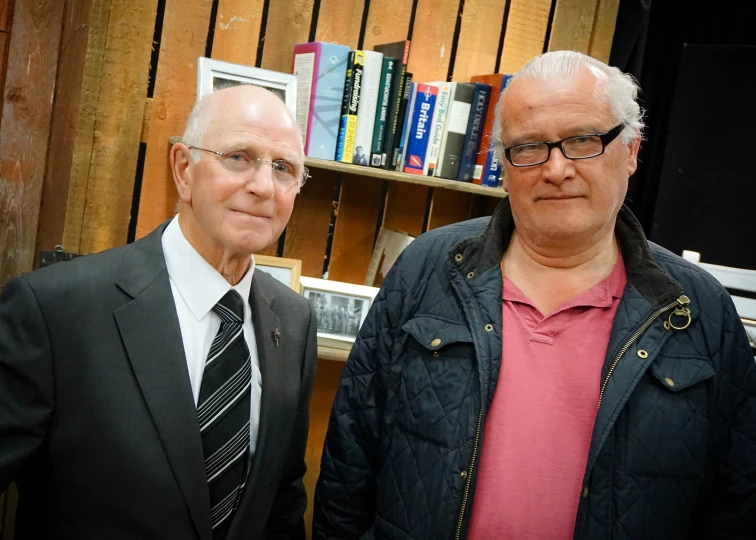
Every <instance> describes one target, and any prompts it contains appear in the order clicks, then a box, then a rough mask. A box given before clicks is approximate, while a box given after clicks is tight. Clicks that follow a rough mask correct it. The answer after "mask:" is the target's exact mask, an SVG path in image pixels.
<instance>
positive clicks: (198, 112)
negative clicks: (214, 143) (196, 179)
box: [182, 96, 210, 163]
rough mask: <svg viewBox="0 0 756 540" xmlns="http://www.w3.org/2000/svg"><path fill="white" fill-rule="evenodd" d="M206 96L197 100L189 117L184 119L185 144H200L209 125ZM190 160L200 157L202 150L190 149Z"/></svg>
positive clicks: (195, 160) (194, 160) (197, 159)
mask: <svg viewBox="0 0 756 540" xmlns="http://www.w3.org/2000/svg"><path fill="white" fill-rule="evenodd" d="M207 97H208V96H205V97H204V98H202V99H199V100H197V102H196V103H195V104H194V107H192V112H191V113H189V119H188V120H187V121H186V129H184V136H183V137H182V142H183V143H184V144H185V145H187V146H198V147H199V146H202V140H203V139H204V138H205V131H207V128H208V126H209V125H210V115H209V107H208V106H207V101H208V100H207ZM190 153H191V156H192V161H193V162H194V163H197V162H198V161H199V160H200V159H202V152H200V151H199V150H194V149H192V150H190Z"/></svg>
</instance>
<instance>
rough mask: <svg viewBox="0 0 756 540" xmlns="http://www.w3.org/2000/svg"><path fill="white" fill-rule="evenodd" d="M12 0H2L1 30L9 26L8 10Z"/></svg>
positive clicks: (0, 9) (0, 6) (0, 2)
mask: <svg viewBox="0 0 756 540" xmlns="http://www.w3.org/2000/svg"><path fill="white" fill-rule="evenodd" d="M10 3H11V0H0V32H5V31H6V29H7V28H8V11H9V7H10Z"/></svg>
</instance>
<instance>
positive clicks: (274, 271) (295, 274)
mask: <svg viewBox="0 0 756 540" xmlns="http://www.w3.org/2000/svg"><path fill="white" fill-rule="evenodd" d="M257 271H260V272H265V273H267V274H269V275H270V276H272V277H273V278H274V279H276V280H277V281H280V282H281V283H283V284H284V285H286V286H288V287H290V288H291V289H292V290H293V291H295V292H297V293H299V291H300V283H299V279H300V276H301V275H302V261H300V260H299V259H284V258H283V257H272V256H270V255H255V272H257Z"/></svg>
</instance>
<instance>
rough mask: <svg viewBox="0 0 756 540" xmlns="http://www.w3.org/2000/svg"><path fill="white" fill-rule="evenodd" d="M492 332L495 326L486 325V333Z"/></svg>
mask: <svg viewBox="0 0 756 540" xmlns="http://www.w3.org/2000/svg"><path fill="white" fill-rule="evenodd" d="M491 330H493V325H492V324H487V325H486V332H490V331H491Z"/></svg>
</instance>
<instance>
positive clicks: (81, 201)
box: [62, 0, 113, 253]
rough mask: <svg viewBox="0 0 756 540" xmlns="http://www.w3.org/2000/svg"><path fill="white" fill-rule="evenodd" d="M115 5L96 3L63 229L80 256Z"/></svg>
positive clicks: (94, 0) (67, 245) (109, 1)
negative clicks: (106, 48)
mask: <svg viewBox="0 0 756 540" xmlns="http://www.w3.org/2000/svg"><path fill="white" fill-rule="evenodd" d="M112 2H113V0H92V9H91V12H90V19H89V31H88V36H87V44H86V47H87V48H86V53H85V57H84V71H83V73H82V78H81V87H80V98H79V105H78V107H79V109H78V117H77V118H76V126H75V133H74V141H73V153H72V156H71V167H70V174H69V179H68V196H67V198H66V216H65V222H64V225H63V242H62V245H63V247H64V248H65V249H66V251H70V252H73V253H79V252H80V249H79V248H80V246H81V227H82V225H83V223H84V208H85V207H86V203H87V185H88V184H89V166H90V164H91V160H92V147H93V145H94V139H95V124H96V121H97V105H98V103H99V100H100V79H101V78H102V66H103V62H104V60H105V42H106V40H107V36H108V18H109V17H110V6H111V4H112Z"/></svg>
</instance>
